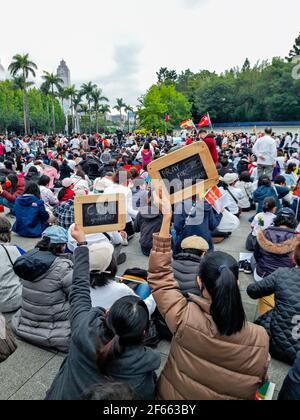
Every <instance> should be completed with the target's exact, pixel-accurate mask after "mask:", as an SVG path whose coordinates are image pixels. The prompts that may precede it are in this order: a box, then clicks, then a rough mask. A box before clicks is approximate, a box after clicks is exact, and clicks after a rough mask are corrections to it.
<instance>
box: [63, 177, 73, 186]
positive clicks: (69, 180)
mask: <svg viewBox="0 0 300 420" xmlns="http://www.w3.org/2000/svg"><path fill="white" fill-rule="evenodd" d="M74 182H75V181H74V180H73V179H72V178H65V179H64V180H63V181H62V183H61V184H62V186H63V187H64V188H69V187H71V185H74Z"/></svg>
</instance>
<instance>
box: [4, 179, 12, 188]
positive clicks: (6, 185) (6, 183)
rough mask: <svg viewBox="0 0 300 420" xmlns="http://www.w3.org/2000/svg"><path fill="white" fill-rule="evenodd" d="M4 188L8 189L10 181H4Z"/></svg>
mask: <svg viewBox="0 0 300 420" xmlns="http://www.w3.org/2000/svg"><path fill="white" fill-rule="evenodd" d="M4 185H5V188H6V189H9V188H10V187H11V182H10V181H5V184H4Z"/></svg>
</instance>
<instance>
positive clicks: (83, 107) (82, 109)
mask: <svg viewBox="0 0 300 420" xmlns="http://www.w3.org/2000/svg"><path fill="white" fill-rule="evenodd" d="M89 110H90V109H89V106H88V105H87V104H80V111H79V112H80V114H84V116H85V117H86V116H87V114H88V113H89ZM84 128H86V126H85V127H84Z"/></svg>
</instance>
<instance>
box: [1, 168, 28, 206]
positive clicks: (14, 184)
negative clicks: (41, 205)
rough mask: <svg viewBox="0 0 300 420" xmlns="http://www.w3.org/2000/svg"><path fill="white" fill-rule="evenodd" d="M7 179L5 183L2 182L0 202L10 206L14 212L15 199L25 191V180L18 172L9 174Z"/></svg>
mask: <svg viewBox="0 0 300 420" xmlns="http://www.w3.org/2000/svg"><path fill="white" fill-rule="evenodd" d="M6 181H7V182H6V184H5V185H1V184H0V204H2V205H4V206H5V207H7V208H9V209H10V211H11V213H12V214H13V209H14V205H15V201H16V199H17V198H18V197H19V196H20V195H22V194H23V192H24V189H25V181H24V179H23V178H18V177H17V175H16V174H9V175H8V176H7V179H6Z"/></svg>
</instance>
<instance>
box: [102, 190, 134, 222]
mask: <svg viewBox="0 0 300 420" xmlns="http://www.w3.org/2000/svg"><path fill="white" fill-rule="evenodd" d="M118 193H120V194H124V195H125V205H126V223H130V222H132V219H135V218H136V216H137V215H138V211H137V210H134V208H133V199H132V192H131V189H130V188H128V187H125V186H123V185H119V184H113V185H112V186H110V187H108V188H106V189H105V190H104V194H118Z"/></svg>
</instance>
